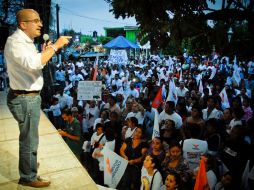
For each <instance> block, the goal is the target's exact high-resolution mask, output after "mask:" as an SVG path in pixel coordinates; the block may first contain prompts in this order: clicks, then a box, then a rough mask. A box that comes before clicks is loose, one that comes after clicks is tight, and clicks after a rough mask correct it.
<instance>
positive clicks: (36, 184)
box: [19, 178, 50, 188]
mask: <svg viewBox="0 0 254 190" xmlns="http://www.w3.org/2000/svg"><path fill="white" fill-rule="evenodd" d="M19 184H20V185H24V186H30V187H35V188H41V187H48V186H49V185H50V181H46V180H43V179H41V178H39V179H37V180H35V181H32V182H24V181H19Z"/></svg>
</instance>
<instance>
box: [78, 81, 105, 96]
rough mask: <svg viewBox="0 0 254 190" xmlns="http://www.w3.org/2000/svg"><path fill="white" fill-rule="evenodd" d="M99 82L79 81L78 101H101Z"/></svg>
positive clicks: (100, 85) (100, 83)
mask: <svg viewBox="0 0 254 190" xmlns="http://www.w3.org/2000/svg"><path fill="white" fill-rule="evenodd" d="M101 89H102V82H101V81H79V83H78V98H77V99H78V100H101V93H102V90H101Z"/></svg>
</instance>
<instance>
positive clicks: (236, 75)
mask: <svg viewBox="0 0 254 190" xmlns="http://www.w3.org/2000/svg"><path fill="white" fill-rule="evenodd" d="M233 78H234V80H235V81H236V83H237V85H238V86H239V85H240V82H241V76H240V72H239V69H238V68H237V69H234V72H233Z"/></svg>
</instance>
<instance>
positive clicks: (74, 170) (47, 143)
mask: <svg viewBox="0 0 254 190" xmlns="http://www.w3.org/2000/svg"><path fill="white" fill-rule="evenodd" d="M6 95H7V93H6V92H5V91H4V92H3V91H1V92H0V190H14V189H19V190H29V189H34V188H31V187H25V186H21V185H18V179H19V173H18V147H19V145H18V137H19V129H18V124H17V122H16V121H15V120H14V118H13V117H12V115H11V113H10V112H9V110H8V108H7V105H6ZM39 135H40V143H39V150H38V162H40V167H39V173H38V174H39V175H40V176H41V177H43V178H45V179H48V180H50V181H51V185H50V186H49V187H47V188H41V189H45V190H46V189H54V190H57V189H59V190H64V189H66V190H74V189H75V190H82V189H84V190H94V189H96V190H97V189H98V188H97V186H96V184H95V182H94V181H93V180H92V178H91V177H90V176H89V174H88V173H87V171H86V170H85V169H84V168H83V167H82V165H81V164H80V162H79V161H78V160H77V159H76V157H75V156H74V154H73V153H72V152H71V150H70V149H69V147H68V146H67V144H66V143H65V142H64V140H63V139H62V137H61V136H60V135H58V132H57V131H56V129H55V128H54V126H53V125H52V124H51V122H50V121H49V120H48V118H47V117H46V116H45V114H44V113H43V112H41V120H40V125H39Z"/></svg>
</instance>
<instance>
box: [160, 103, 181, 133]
mask: <svg viewBox="0 0 254 190" xmlns="http://www.w3.org/2000/svg"><path fill="white" fill-rule="evenodd" d="M167 119H171V120H173V121H174V122H175V127H176V129H181V128H182V125H183V121H182V118H181V116H180V115H179V114H178V113H176V112H175V103H174V102H173V101H167V102H166V104H165V109H164V110H163V111H162V112H161V113H160V115H159V125H160V126H162V125H164V123H165V120H167Z"/></svg>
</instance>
